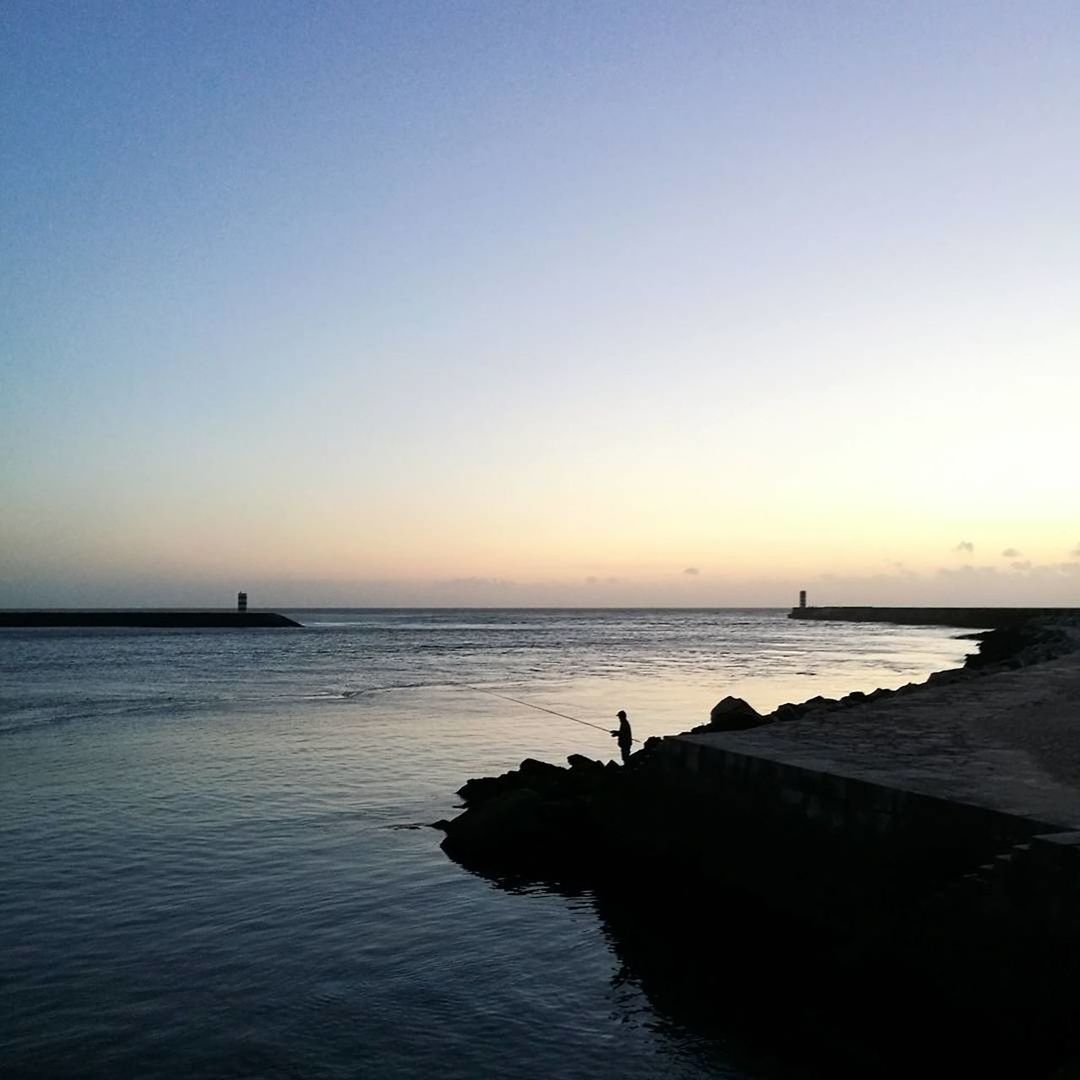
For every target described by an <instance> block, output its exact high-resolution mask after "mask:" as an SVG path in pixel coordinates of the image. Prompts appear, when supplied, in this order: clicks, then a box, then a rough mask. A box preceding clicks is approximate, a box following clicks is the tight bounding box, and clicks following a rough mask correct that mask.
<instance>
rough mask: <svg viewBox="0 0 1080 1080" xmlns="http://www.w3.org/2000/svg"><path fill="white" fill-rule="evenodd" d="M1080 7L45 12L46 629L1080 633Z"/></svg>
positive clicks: (8, 255)
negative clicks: (871, 617) (596, 614)
mask: <svg viewBox="0 0 1080 1080" xmlns="http://www.w3.org/2000/svg"><path fill="white" fill-rule="evenodd" d="M1078 50H1080V5H1077V4H1075V3H1073V2H1072V0H1066V2H1061V3H1057V2H1042V0H1030V2H1027V3H1018V2H1009V3H998V2H994V0H985V2H980V3H978V4H971V3H967V2H956V3H949V2H945V3H942V2H940V0H935V2H932V3H922V2H911V3H903V4H894V3H867V2H860V3H830V2H818V3H813V4H806V3H803V2H801V0H800V2H793V3H763V2H753V3H726V2H723V0H711V2H709V3H700V4H698V3H679V2H674V3H668V2H665V3H652V2H649V3H642V2H631V0H622V2H619V3H605V2H591V3H570V2H566V3H547V2H542V0H537V2H534V3H522V4H518V3H513V2H510V0H499V2H491V3H463V2H455V0H443V2H439V3H430V4H429V3H425V2H422V0H410V2H407V3H402V2H400V0H395V2H393V3H364V2H360V0H349V2H336V0H326V2H312V3H309V4H295V3H292V2H288V3H284V2H275V0H261V2H259V3H246V2H243V0H237V2H235V3H229V4H222V3H202V2H199V0H184V2H182V3H181V2H167V0H165V2H162V3H155V4H131V3H117V4H111V3H108V2H105V0H100V2H94V3H65V2H60V0H58V2H54V3H49V4H42V3H38V2H37V0H34V2H23V0H7V2H6V3H5V4H3V5H2V6H0V185H2V190H3V193H4V197H3V199H2V200H0V245H2V250H3V273H2V274H0V606H7V607H17V606H36V605H40V606H52V605H60V606H80V605H88V606H89V605H108V604H123V605H140V606H143V605H145V606H153V605H159V604H192V605H214V606H227V605H229V604H231V603H232V600H233V597H234V595H235V592H236V590H238V589H241V588H246V589H247V590H248V592H249V593H250V594H251V602H252V605H253V606H275V605H276V606H287V605H292V606H297V605H311V606H316V605H336V606H351V605H357V606H361V605H374V606H382V605H405V606H409V605H419V606H424V605H461V604H468V605H474V604H475V605H480V606H516V605H545V606H546V605H552V606H564V605H569V606H574V605H583V606H623V605H627V606H635V605H672V606H682V605H689V606H699V605H700V606H712V605H717V606H729V605H731V606H736V605H746V606H787V605H789V604H791V603H793V602H794V601H795V598H796V592H797V590H798V589H800V588H807V589H808V590H809V592H810V602H811V603H815V602H817V603H822V604H826V603H912V604H934V603H940V604H950V603H972V604H1009V603H1016V604H1060V605H1071V604H1078V603H1080V468H1078V467H1077V462H1078V452H1077V450H1078V448H1077V438H1078V431H1080V425H1078V417H1080V242H1078V240H1080V127H1078V124H1077V117H1078V116H1080V65H1078V64H1077V62H1076V57H1077V54H1078Z"/></svg>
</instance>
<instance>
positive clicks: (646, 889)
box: [436, 620, 1080, 1077]
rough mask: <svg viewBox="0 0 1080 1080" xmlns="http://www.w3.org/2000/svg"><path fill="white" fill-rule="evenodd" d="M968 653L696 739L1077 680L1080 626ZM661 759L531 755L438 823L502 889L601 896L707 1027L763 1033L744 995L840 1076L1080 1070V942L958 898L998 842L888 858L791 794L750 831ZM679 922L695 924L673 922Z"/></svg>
mask: <svg viewBox="0 0 1080 1080" xmlns="http://www.w3.org/2000/svg"><path fill="white" fill-rule="evenodd" d="M970 636H971V637H972V638H973V639H976V640H977V641H978V652H976V653H974V654H973V655H972V656H970V657H968V659H967V661H966V663H965V665H964V666H963V667H961V668H958V669H954V670H950V671H943V672H938V673H936V674H934V675H932V676H930V678H929V679H928V680H927V681H926V682H924V683H920V684H910V685H908V686H905V687H901V688H900V689H898V690H895V691H889V690H877V691H874V692H873V693H870V694H862V693H853V694H849V695H846V696H845V697H843V698H840V699H826V698H813V699H810V700H809V701H806V702H802V703H798V704H787V705H781V706H780V707H779V708H778V709H776V710H774V711H773V712H772V713H770V714H767V715H761V714H759V713H757V712H756V711H755V710H754V709H753V708H751V707H750V706H749V705H748V704H747V703H746V702H743V701H741V700H739V699H736V698H725V699H724V700H723V701H720V702H718V704H717V705H716V706H715V707H714V709H713V710H712V713H711V715H710V718H709V722H708V723H707V724H704V725H701V726H700V727H699V728H695V729H694V732H695V733H697V734H698V735H702V734H704V735H709V734H711V733H723V732H743V731H750V730H751V729H755V728H762V729H768V728H769V726H770V725H782V726H783V727H784V728H785V729H786V728H787V725H789V724H793V725H794V726H793V727H791V728H790V730H791V731H798V730H801V729H802V728H805V727H806V725H807V724H810V725H813V724H814V723H815V721H818V720H823V721H825V722H828V723H842V722H843V719H844V714H845V711H847V710H852V715H853V716H854V715H856V714H858V715H860V716H862V717H866V716H867V715H868V710H870V712H869V715H871V716H872V715H873V714H874V712H875V711H877V710H878V709H881V710H882V711H883V712H887V711H888V710H889V709H890V708H895V705H893V704H892V703H893V702H897V701H898V700H903V699H906V698H911V699H912V700H918V699H919V697H920V695H925V696H927V697H931V696H932V695H933V694H934V693H935V691H936V690H937V689H938V688H941V687H950V688H952V689H951V690H950V692H953V693H955V692H962V693H966V687H964V686H963V685H962V684H970V685H971V687H972V688H976V687H983V686H988V685H991V684H990V683H989V682H988V681H987V680H992V679H993V678H994V677H995V676H996V675H1001V674H1003V673H1010V672H1023V678H1024V679H1025V680H1028V679H1030V680H1031V682H1032V685H1036V684H1037V683H1038V681H1039V666H1040V665H1043V664H1051V665H1053V663H1054V662H1061V661H1063V658H1067V659H1066V660H1065V661H1064V662H1070V661H1071V659H1072V658H1073V654H1075V653H1076V651H1077V649H1078V646H1080V631H1078V629H1077V627H1076V625H1075V624H1074V623H1072V622H1070V621H1068V620H1057V621H1051V622H1039V623H1029V624H1026V625H1023V626H1019V627H1008V628H1003V629H999V630H994V631H989V632H986V633H981V634H974V635H970ZM1028 668H1030V669H1032V670H1031V671H1030V672H1027V671H1026V670H1025V669H1028ZM1047 670H1049V669H1047ZM954 684H955V685H954ZM776 730H780V729H779V728H777V729H776ZM756 734H757V733H756V732H755V735H756ZM667 741H668V740H662V739H649V740H648V741H647V742H646V744H645V746H644V747H643V748H642V749H641V750H639V751H638V752H636V753H634V754H632V755H631V757H630V759H629V762H628V763H627V765H626V766H620V765H616V764H615V763H613V762H609V763H607V764H603V763H601V762H599V761H593V760H590V759H588V758H585V757H582V756H579V755H573V756H571V757H570V759H568V763H567V765H566V766H559V765H554V764H550V763H546V762H541V761H536V760H532V759H529V760H526V761H523V762H522V763H521V765H520V767H519V768H518V769H515V770H511V771H510V772H508V773H504V774H503V775H501V776H497V777H483V778H476V779H472V780H469V781H468V782H467V783H466V784H465V785H464V786H463V787H462V788H461V789H460V790H459V792H458V794H459V795H460V796H461V799H462V802H463V805H464V809H463V812H462V813H460V814H459V815H457V816H456V817H455V818H453V819H452V820H448V821H440V822H437V823H436V827H437V828H439V829H442V830H443V831H444V832H445V834H446V835H445V838H444V840H443V841H442V846H443V849H444V850H445V851H446V853H447V854H448V855H449V856H450V857H452V858H454V859H455V860H457V861H458V862H460V863H461V864H462V865H464V866H466V867H467V868H468V869H470V870H472V871H474V872H477V873H480V874H483V875H484V876H486V877H489V878H490V879H491V880H494V881H496V882H500V883H501V882H506V881H512V882H521V881H533V882H542V883H546V884H547V885H548V886H549V887H552V888H563V889H571V890H577V889H581V888H585V889H588V890H592V891H593V892H594V893H595V895H596V896H597V898H598V900H597V903H598V908H602V909H603V911H604V912H606V914H604V915H603V916H602V917H604V918H605V921H606V922H615V923H618V924H619V925H620V926H623V927H624V928H625V927H627V926H629V927H631V928H633V929H632V930H630V931H627V935H628V937H627V941H626V942H624V943H623V944H624V945H625V946H626V949H627V950H628V951H629V953H630V954H631V955H633V956H637V957H648V958H650V959H649V960H648V961H647V965H648V966H650V967H652V966H655V965H656V964H659V968H660V970H661V971H662V972H664V973H666V977H665V978H659V979H658V978H657V976H656V973H655V972H650V974H649V975H648V976H646V975H644V974H643V975H642V978H643V980H644V979H645V978H646V977H647V978H649V980H650V983H651V985H653V986H654V987H656V988H657V990H656V993H657V994H658V996H660V997H663V998H665V999H666V998H667V997H669V996H674V997H675V998H676V999H678V1000H681V1001H683V1002H684V1004H686V1005H687V1007H688V1008H689V1010H690V1012H691V1013H693V1014H695V1015H696V1014H697V1012H698V1011H699V1010H701V1009H704V1010H705V1012H706V1013H708V1012H709V1010H710V1009H715V1008H722V1009H724V1010H726V1015H728V1016H729V1017H730V1016H734V1015H741V1016H743V1019H742V1021H741V1023H743V1024H744V1025H745V1026H746V1027H747V1029H748V1030H750V1029H755V1028H757V1027H758V1021H759V1020H760V1017H759V1016H757V1015H756V1012H755V1010H754V1009H749V1010H744V1009H743V1007H744V1006H746V1004H747V1003H746V1002H745V1001H742V1002H740V1003H738V1004H735V1003H733V1002H732V1001H731V1000H730V999H731V986H730V985H729V983H728V980H730V979H735V980H736V981H737V982H738V984H739V985H741V986H743V987H745V988H746V989H747V991H748V992H752V993H753V994H754V995H764V998H765V999H767V1001H768V1009H769V1016H770V1018H771V1022H781V1023H782V1024H783V1025H784V1026H785V1029H787V1030H789V1031H798V1032H799V1033H800V1034H799V1039H800V1041H801V1043H802V1044H803V1050H804V1051H805V1052H808V1053H810V1055H811V1056H813V1054H814V1052H815V1051H816V1052H819V1053H820V1054H821V1056H822V1058H823V1059H824V1060H827V1061H828V1071H829V1073H830V1075H839V1074H841V1073H842V1072H843V1071H844V1070H845V1069H847V1068H850V1070H852V1073H853V1074H854V1075H860V1074H863V1073H864V1071H865V1070H866V1069H868V1068H872V1069H873V1070H874V1071H875V1072H876V1073H877V1074H878V1075H900V1074H908V1075H910V1070H911V1069H913V1068H915V1069H918V1071H919V1074H920V1075H923V1076H934V1075H940V1076H945V1075H957V1074H958V1071H959V1072H964V1071H966V1070H968V1069H972V1068H975V1067H978V1068H979V1069H980V1070H981V1071H982V1073H983V1075H987V1076H996V1075H1025V1076H1031V1077H1038V1076H1050V1075H1052V1074H1053V1071H1054V1069H1056V1068H1057V1067H1058V1066H1059V1065H1060V1063H1061V1062H1062V1061H1065V1060H1068V1059H1072V1058H1074V1057H1075V1056H1076V1055H1077V1054H1078V1053H1080V1037H1077V1036H1074V1035H1073V1034H1072V1031H1071V1026H1070V1025H1069V1024H1068V1023H1066V1018H1067V1017H1069V1016H1071V1015H1072V1013H1071V1010H1072V1009H1073V1007H1074V1006H1075V1005H1076V1004H1080V1000H1078V993H1077V991H1075V990H1074V989H1073V987H1074V986H1080V927H1076V929H1075V937H1074V936H1073V929H1072V924H1071V923H1069V924H1068V926H1067V927H1065V928H1064V929H1063V926H1064V924H1060V923H1059V924H1055V926H1054V927H1053V928H1052V929H1051V928H1049V927H1047V926H1041V927H1040V926H1034V925H1029V924H1030V923H1031V922H1038V923H1045V922H1046V920H1045V919H1043V918H1042V916H1041V914H1039V913H1041V911H1042V908H1041V907H1040V908H1038V909H1037V910H1036V908H1034V907H1032V906H1031V905H1032V904H1033V903H1034V901H1033V900H1031V899H1030V898H1021V901H1022V902H1021V901H1017V902H1016V903H1012V902H1011V901H1010V904H1009V905H1007V907H1008V910H1007V911H1001V912H997V911H996V910H995V908H994V906H993V904H990V905H988V904H986V903H984V902H982V900H981V899H980V900H979V902H974V901H973V900H972V897H971V896H970V895H969V894H968V893H967V892H965V889H964V887H961V885H962V883H963V882H964V881H965V880H968V879H971V878H973V877H978V874H977V873H976V874H973V871H975V870H976V867H977V866H980V864H981V862H982V860H987V859H989V860H991V865H993V860H994V859H995V858H996V857H998V856H999V853H998V852H997V851H996V850H995V848H994V844H997V843H998V842H999V841H1000V837H996V836H995V837H994V838H993V841H991V839H990V838H989V836H986V837H984V836H981V835H974V836H973V837H972V838H971V842H970V844H968V843H967V842H966V840H965V841H963V842H961V843H959V844H957V843H954V842H952V840H951V839H950V841H949V842H943V843H941V844H929V845H928V844H925V843H922V842H919V843H910V842H904V843H900V842H896V843H892V842H879V841H877V840H873V839H868V838H867V837H866V836H862V835H855V833H854V832H847V831H845V830H842V829H841V830H836V829H833V830H823V829H822V828H820V827H819V826H818V825H816V824H815V823H813V822H811V821H810V820H809V819H808V818H805V817H804V816H803V815H800V814H799V813H794V814H792V813H790V812H785V808H784V807H782V806H780V803H779V800H780V795H781V793H780V792H779V790H778V793H777V812H776V814H775V815H773V814H770V813H767V812H766V813H755V814H754V815H753V816H750V815H748V814H747V813H746V809H745V806H740V805H738V804H737V803H735V802H733V801H730V800H728V799H726V797H725V791H724V790H723V785H717V784H712V785H705V784H701V783H698V782H695V781H694V778H692V777H691V776H689V775H688V774H685V773H683V772H680V771H679V770H677V769H673V768H672V758H671V755H670V754H667V753H665V752H664V751H665V749H666V748H665V746H664V744H665V743H666V742H667ZM1013 839H1018V840H1023V839H1026V837H1025V836H1023V835H1020V836H1018V837H1014V838H1013ZM1010 857H1011V856H1010ZM982 869H983V870H985V867H983V868H982ZM983 876H985V874H984V875H983ZM1041 880H1042V879H1041V878H1040V881H1041ZM958 883H961V885H958ZM969 884H970V881H969ZM980 885H981V881H977V882H976V883H975V884H974V885H973V886H972V888H974V889H976V890H977V889H978V888H979V887H980ZM1042 902H1043V901H1042V899H1040V900H1039V903H1040V904H1041V903H1042ZM1025 904H1026V905H1027V907H1025V906H1024V905H1025ZM999 906H1000V905H999ZM612 913H614V914H612ZM650 913H651V914H650ZM1025 913H1029V914H1030V918H1029V917H1028V916H1027V915H1025ZM688 917H689V918H691V919H692V920H704V921H703V922H701V921H691V922H690V923H689V924H688V925H682V923H683V920H684V919H686V918H688ZM673 922H674V923H675V924H678V925H673ZM616 936H618V935H617V934H616ZM664 957H666V958H667V959H663V958H664ZM721 970H722V971H723V972H724V977H723V978H719V979H718V972H719V971H721ZM763 971H768V972H769V973H770V975H769V977H768V978H764V977H763ZM793 976H794V977H795V979H796V985H795V986H794V987H792V986H790V985H788V984H787V981H786V980H788V979H790V978H791V977H793ZM781 983H782V984H783V985H780V984H781ZM809 986H812V987H813V988H814V990H813V993H811V994H809V995H808V993H807V989H808V987H809ZM1017 986H1023V987H1024V988H1025V989H1024V993H1023V994H1020V995H1018V994H1017V992H1016V990H1015V988H1016V987H1017ZM869 988H872V992H871V993H870V995H869V996H868V994H867V991H868V989H869ZM823 995H824V996H823ZM826 1001H827V1002H828V1007H826ZM761 1004H764V1001H763V1002H761ZM740 1010H742V1011H740ZM744 1011H745V1012H746V1015H743V1012H744ZM912 1025H914V1028H913V1027H912ZM765 1027H766V1028H768V1027H769V1025H768V1024H766V1025H765ZM988 1031H992V1032H993V1035H992V1038H990V1039H989V1040H988V1038H987V1032H988ZM764 1034H765V1037H769V1036H768V1033H767V1032H765V1033H764ZM928 1062H929V1064H928Z"/></svg>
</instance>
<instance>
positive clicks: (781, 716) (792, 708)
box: [772, 702, 807, 723]
mask: <svg viewBox="0 0 1080 1080" xmlns="http://www.w3.org/2000/svg"><path fill="white" fill-rule="evenodd" d="M806 713H807V710H806V709H805V708H803V706H802V705H795V704H793V703H791V702H788V703H787V704H786V705H781V706H780V707H779V708H778V709H777V710H776V712H774V713H773V714H772V715H773V719H774V720H776V721H777V722H779V723H787V722H788V721H790V720H799V719H801V718H802V717H804V716H805V715H806Z"/></svg>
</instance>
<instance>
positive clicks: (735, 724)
mask: <svg viewBox="0 0 1080 1080" xmlns="http://www.w3.org/2000/svg"><path fill="white" fill-rule="evenodd" d="M764 723H765V717H764V716H762V715H761V713H759V712H758V711H757V709H755V708H754V707H753V705H750V704H749V703H748V702H745V701H743V699H742V698H737V697H726V698H724V699H723V700H722V701H718V702H717V703H716V704H715V705H714V706H713V707H712V712H710V713H709V723H708V727H707V730H710V731H745V730H746V729H747V728H754V727H758V726H759V725H760V724H764Z"/></svg>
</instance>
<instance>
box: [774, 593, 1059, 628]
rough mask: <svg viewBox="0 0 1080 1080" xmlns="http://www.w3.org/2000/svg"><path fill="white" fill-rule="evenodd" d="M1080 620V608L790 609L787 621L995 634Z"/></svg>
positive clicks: (799, 607)
mask: <svg viewBox="0 0 1080 1080" xmlns="http://www.w3.org/2000/svg"><path fill="white" fill-rule="evenodd" d="M1061 617H1070V618H1077V617H1080V608H1075V607H1072V608H1011V607H982V608H964V607H806V606H804V604H803V603H802V599H801V597H800V604H799V606H798V607H794V608H792V609H791V612H790V613H789V615H788V618H790V619H822V620H827V621H832V622H879V623H897V624H900V625H904V626H956V627H964V628H967V629H971V630H996V629H998V628H999V627H1004V626H1019V625H1020V624H1021V623H1024V622H1027V621H1028V620H1029V619H1051V618H1061Z"/></svg>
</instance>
